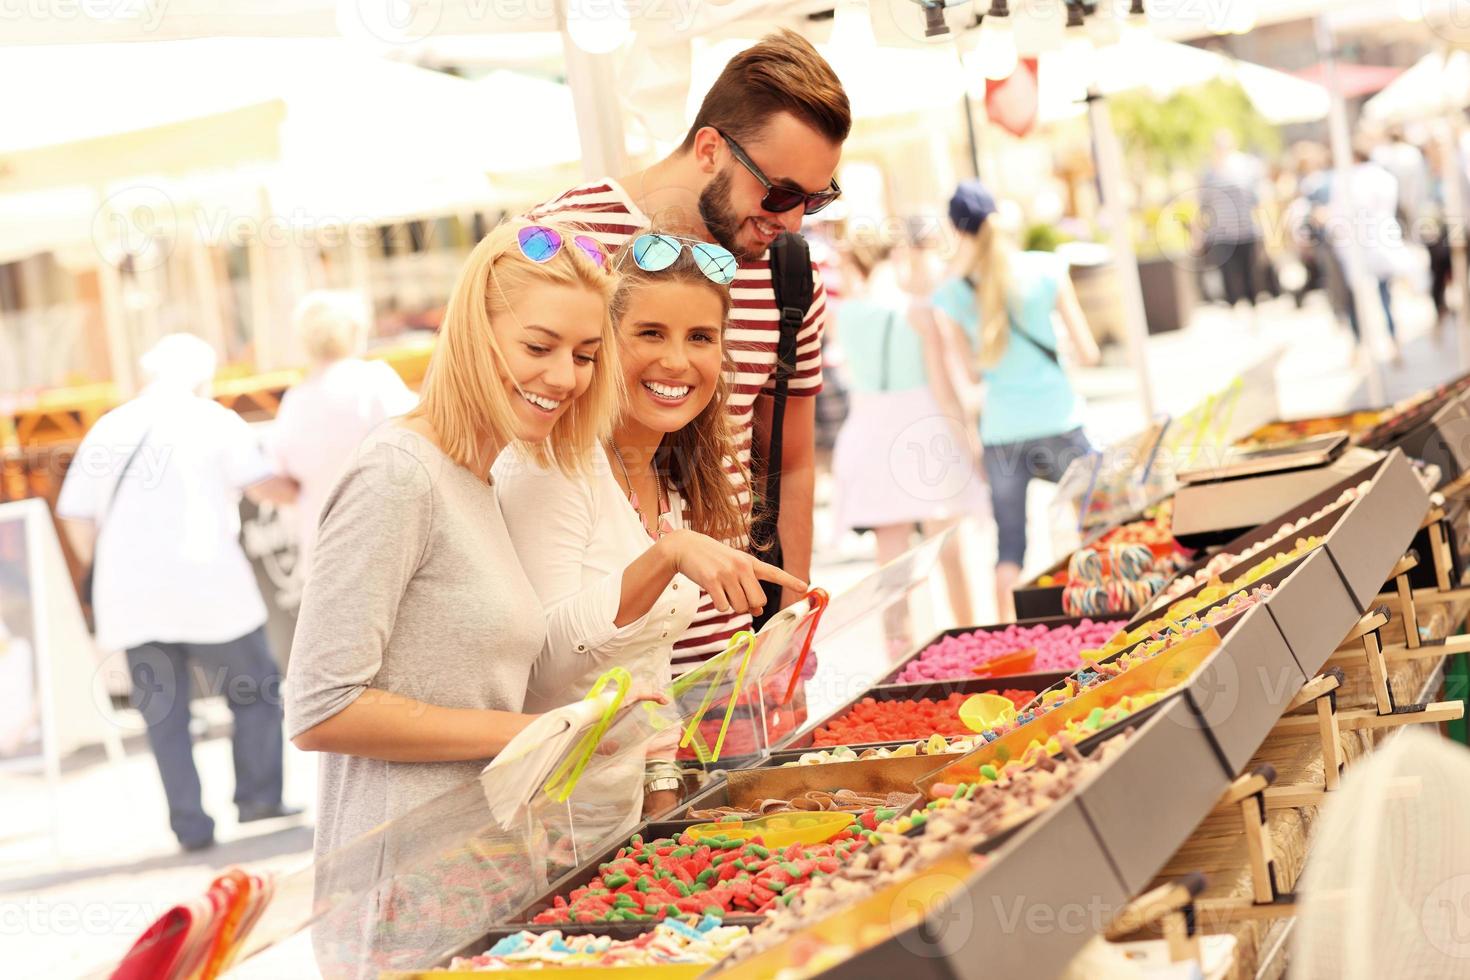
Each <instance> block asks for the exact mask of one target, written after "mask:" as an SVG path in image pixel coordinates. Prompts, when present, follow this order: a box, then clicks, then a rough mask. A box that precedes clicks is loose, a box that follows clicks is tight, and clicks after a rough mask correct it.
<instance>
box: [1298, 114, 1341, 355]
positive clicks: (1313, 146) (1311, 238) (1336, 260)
mask: <svg viewBox="0 0 1470 980" xmlns="http://www.w3.org/2000/svg"><path fill="white" fill-rule="evenodd" d="M1293 155H1294V157H1295V163H1296V172H1297V197H1296V200H1294V201H1293V202H1292V204H1291V207H1289V208H1288V209H1287V214H1288V221H1289V222H1290V223H1291V225H1292V227H1293V229H1294V231H1295V237H1296V240H1297V242H1298V243H1299V246H1300V247H1301V249H1302V252H1303V255H1304V258H1303V262H1306V263H1307V264H1308V265H1309V266H1311V267H1315V269H1316V270H1317V272H1318V278H1319V279H1320V282H1321V285H1322V289H1323V292H1325V293H1326V295H1327V302H1328V305H1329V306H1330V307H1331V308H1332V312H1333V315H1334V316H1335V317H1336V318H1337V321H1338V323H1339V324H1340V325H1346V326H1349V327H1351V326H1352V324H1354V323H1355V322H1356V317H1357V308H1356V306H1355V305H1354V300H1353V291H1352V288H1351V286H1350V285H1349V283H1348V278H1347V269H1346V268H1345V267H1344V266H1343V264H1342V260H1341V258H1340V256H1339V255H1338V252H1337V249H1335V248H1334V247H1333V245H1332V242H1331V241H1329V238H1328V226H1329V224H1330V223H1331V222H1330V210H1329V204H1330V203H1331V200H1332V180H1333V172H1332V157H1331V154H1330V153H1329V152H1328V151H1327V147H1325V146H1323V145H1322V144H1321V143H1313V142H1302V143H1298V144H1297V145H1296V146H1295V147H1293Z"/></svg>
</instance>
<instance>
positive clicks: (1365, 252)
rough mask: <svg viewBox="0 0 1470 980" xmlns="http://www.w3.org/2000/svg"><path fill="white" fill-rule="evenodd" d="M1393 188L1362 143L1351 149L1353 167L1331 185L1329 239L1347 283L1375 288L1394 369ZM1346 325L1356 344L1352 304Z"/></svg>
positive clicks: (1398, 256) (1398, 266)
mask: <svg viewBox="0 0 1470 980" xmlns="http://www.w3.org/2000/svg"><path fill="white" fill-rule="evenodd" d="M1398 202H1399V188H1398V181H1397V180H1395V179H1394V176H1393V174H1391V173H1389V172H1388V171H1387V170H1385V169H1384V168H1383V167H1382V166H1380V165H1379V164H1377V163H1374V162H1373V159H1372V155H1371V151H1370V150H1369V148H1368V146H1367V145H1366V144H1365V142H1364V141H1363V140H1361V139H1360V140H1358V141H1357V142H1355V144H1354V146H1353V166H1352V167H1351V168H1350V169H1349V170H1348V172H1347V174H1346V175H1345V176H1344V177H1343V178H1342V179H1340V180H1334V181H1333V184H1332V192H1331V201H1330V204H1329V210H1330V215H1331V228H1330V231H1329V238H1330V240H1331V242H1332V246H1333V247H1334V248H1335V249H1336V250H1337V255H1338V259H1339V261H1340V262H1341V263H1342V266H1343V268H1344V269H1346V270H1347V274H1348V282H1349V284H1351V283H1352V282H1353V281H1354V280H1355V279H1356V278H1357V277H1359V276H1366V277H1368V278H1369V279H1371V280H1372V281H1373V282H1374V284H1375V285H1376V286H1377V290H1378V301H1379V303H1381V304H1382V306H1383V319H1384V323H1385V326H1386V327H1387V328H1388V339H1389V345H1390V349H1391V351H1392V355H1393V360H1394V363H1395V364H1402V363H1403V354H1402V352H1401V350H1400V348H1399V342H1398V331H1397V329H1396V326H1395V324H1394V319H1393V296H1392V289H1391V287H1392V285H1393V279H1394V277H1395V276H1396V275H1398V274H1399V273H1401V272H1403V271H1405V262H1406V257H1405V253H1404V237H1403V230H1402V228H1400V227H1399V223H1398ZM1348 324H1349V326H1350V327H1351V328H1352V331H1353V337H1354V338H1356V339H1357V341H1358V342H1359V343H1360V344H1361V343H1362V340H1363V332H1362V327H1361V324H1360V317H1359V312H1358V309H1357V303H1356V302H1355V303H1353V305H1352V306H1350V307H1349V315H1348Z"/></svg>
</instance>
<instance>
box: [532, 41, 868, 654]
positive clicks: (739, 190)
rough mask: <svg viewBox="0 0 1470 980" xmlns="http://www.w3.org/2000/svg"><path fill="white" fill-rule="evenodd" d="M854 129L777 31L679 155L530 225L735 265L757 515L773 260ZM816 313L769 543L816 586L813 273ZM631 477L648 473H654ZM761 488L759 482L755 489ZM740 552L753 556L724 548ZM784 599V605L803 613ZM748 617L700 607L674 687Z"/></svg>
mask: <svg viewBox="0 0 1470 980" xmlns="http://www.w3.org/2000/svg"><path fill="white" fill-rule="evenodd" d="M851 126H852V115H851V111H850V109H849V107H848V101H847V94H846V93H845V92H844V91H843V89H842V83H841V82H840V81H839V80H838V78H837V75H836V74H835V73H834V72H833V71H832V67H831V65H829V64H827V62H826V60H825V59H823V58H822V56H821V55H820V54H818V53H817V51H816V49H815V48H813V47H812V46H811V44H809V43H808V42H807V41H806V40H805V39H804V38H802V37H801V36H800V35H798V34H795V33H793V32H791V31H781V32H779V33H776V34H772V35H769V36H767V37H765V38H764V39H762V40H761V41H760V42H759V43H758V44H756V45H755V46H753V47H751V48H747V49H746V50H745V51H742V52H741V53H740V54H738V55H736V56H735V57H734V58H732V59H731V60H730V62H729V64H727V65H726V66H725V69H724V71H723V72H721V74H720V76H719V78H718V79H716V80H715V83H714V85H713V86H712V87H711V89H710V91H709V93H708V94H707V95H706V96H705V97H704V102H703V103H702V104H701V106H700V109H699V113H698V115H696V116H695V119H694V123H693V125H691V126H690V127H689V132H688V135H686V136H685V138H684V142H683V143H682V144H681V145H680V146H679V148H678V149H677V150H675V151H674V152H673V153H672V154H670V155H669V156H668V157H666V158H664V159H663V160H660V161H659V162H658V163H655V164H654V165H653V166H651V167H649V168H648V169H646V170H643V171H639V172H637V173H633V174H630V175H627V176H625V177H618V178H603V179H599V180H595V181H591V182H590V183H586V184H583V185H581V186H578V187H574V188H572V189H571V190H569V191H567V192H566V193H565V194H562V195H561V196H560V197H558V198H556V199H555V200H553V201H550V202H548V203H547V204H544V205H542V206H540V207H538V208H536V209H535V210H533V211H532V212H531V213H530V217H532V218H533V219H535V220H547V219H554V220H557V221H561V222H569V221H570V222H576V223H579V224H581V225H582V226H583V227H584V228H586V229H587V230H588V232H589V233H590V234H591V235H592V236H593V237H595V238H596V239H597V240H598V241H600V242H602V243H603V244H604V245H606V246H608V247H609V248H610V249H618V248H621V247H622V246H623V245H625V244H626V243H627V242H628V241H629V239H631V238H632V237H633V236H634V235H636V234H637V233H638V232H639V231H641V230H642V229H644V228H646V227H648V226H649V225H654V224H657V225H660V226H663V227H673V228H678V229H680V230H681V231H683V232H684V233H686V234H688V235H689V236H691V237H693V238H696V239H704V240H707V241H713V242H717V243H718V244H720V245H723V246H724V247H725V248H727V249H729V250H730V251H731V252H733V253H734V255H735V258H736V260H737V262H738V270H737V271H736V274H735V278H734V281H733V282H731V283H730V295H731V299H732V309H731V311H730V323H729V326H728V327H727V332H726V348H727V349H728V351H729V359H730V363H729V366H728V368H727V375H726V376H727V379H728V381H729V383H730V403H729V404H730V413H731V421H732V423H733V427H734V430H735V431H734V436H735V445H736V447H737V450H738V453H739V457H740V459H739V463H740V466H738V467H737V466H735V465H733V464H732V465H730V467H729V468H730V477H731V484H732V492H733V493H735V494H737V495H738V497H739V500H740V502H741V506H742V507H744V508H746V509H747V511H748V510H749V508H750V506H751V494H750V487H749V486H748V485H747V482H746V479H745V477H744V476H742V475H741V474H742V470H744V471H748V470H749V467H750V462H751V446H752V440H753V439H754V440H759V444H760V445H762V446H766V445H769V444H770V443H769V440H770V432H769V429H770V418H771V406H772V397H771V396H772V393H773V392H774V390H775V380H774V379H775V373H776V370H775V369H776V345H777V341H778V340H779V338H780V311H779V310H778V309H777V307H776V299H775V289H774V287H773V285H772V274H771V265H770V262H769V257H768V254H767V252H768V249H769V248H770V245H771V242H772V241H774V240H775V238H776V236H777V235H779V234H780V233H782V232H783V231H791V232H796V231H799V230H800V228H801V219H802V216H803V215H805V214H813V213H815V212H817V211H820V210H821V209H822V208H824V207H826V206H827V205H828V204H830V203H831V202H832V201H834V200H836V198H837V196H838V195H839V194H841V189H840V188H839V187H838V186H837V181H836V180H835V174H836V171H837V164H838V161H839V159H840V158H841V156H842V144H843V141H844V140H846V139H847V135H848V131H849V130H850V129H851ZM812 277H813V279H814V289H813V298H812V304H811V306H810V307H809V308H808V309H807V311H806V316H805V318H804V320H803V322H802V327H801V330H800V332H799V333H798V334H797V362H796V366H795V367H796V369H795V371H794V373H792V374H791V376H790V379H789V381H788V390H789V394H790V395H791V396H792V397H791V398H790V400H789V402H788V403H787V405H786V408H785V422H784V425H783V427H782V433H783V436H782V447H781V458H780V459H779V460H772V461H770V464H769V465H770V466H772V467H776V466H779V467H780V473H781V491H780V498H781V499H780V519H779V524H778V526H777V531H778V534H779V537H780V541H781V549H782V553H783V565H784V567H785V570H786V571H787V572H789V573H791V574H792V575H794V576H796V577H797V578H798V579H801V580H802V581H809V580H810V572H811V553H812V512H813V488H814V485H815V428H816V423H815V418H816V412H815V401H816V400H815V398H814V397H812V396H814V395H816V394H817V392H818V391H820V390H821V387H822V355H821V338H822V330H823V325H824V321H825V318H826V293H825V290H824V289H823V288H822V280H821V276H820V274H819V273H818V272H817V270H816V268H815V266H813V268H812ZM627 465H628V466H629V468H633V467H634V466H635V465H636V466H637V467H640V468H642V467H648V466H650V465H652V460H648V459H640V460H637V461H636V463H635V461H634V460H633V459H631V458H629V459H627ZM754 476H755V477H756V478H758V477H759V474H755V475H754ZM731 543H732V544H736V545H737V546H742V547H743V546H745V545H746V544H748V542H745V541H741V542H731ZM800 598H801V596H800V595H783V596H782V605H783V606H785V605H789V604H790V603H792V602H795V601H797V600H798V599H800ZM750 618H751V617H750V611H749V610H746V609H733V610H730V611H728V612H720V611H719V610H716V609H715V608H714V604H713V603H712V602H711V601H710V599H709V597H708V596H704V597H702V602H701V606H700V610H699V613H698V614H697V615H696V616H695V619H694V622H693V625H691V626H690V628H689V631H688V632H687V633H686V634H685V636H684V638H683V640H681V641H680V642H679V643H678V644H677V645H676V646H675V648H674V658H673V668H674V672H675V673H676V674H678V673H682V672H684V671H687V670H689V669H690V668H692V667H695V666H697V665H698V664H700V663H702V662H703V661H705V660H707V659H709V658H710V657H712V656H714V655H716V654H718V653H720V652H721V651H723V650H724V649H725V646H726V643H727V641H728V640H729V638H730V637H731V636H732V635H733V634H734V633H736V632H737V631H738V630H742V629H747V628H749V626H750Z"/></svg>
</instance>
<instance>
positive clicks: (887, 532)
mask: <svg viewBox="0 0 1470 980" xmlns="http://www.w3.org/2000/svg"><path fill="white" fill-rule="evenodd" d="M917 252H918V250H917V249H912V248H909V247H906V246H905V247H900V248H898V249H897V250H895V249H894V248H893V247H892V246H891V245H890V244H888V243H885V242H878V241H874V242H860V243H856V244H853V245H852V246H850V247H849V248H848V249H847V250H846V254H845V258H846V265H847V268H848V269H849V270H851V274H850V275H848V276H847V277H846V280H845V281H846V282H848V283H849V284H850V286H851V291H850V293H849V294H848V296H847V298H846V299H845V300H844V301H843V303H842V306H841V308H840V309H839V311H838V314H837V329H838V333H839V334H840V336H841V337H842V345H843V350H844V352H845V353H846V357H847V365H848V371H849V375H850V377H851V390H852V405H851V407H850V409H849V413H848V417H847V421H846V422H845V423H844V424H843V426H842V429H841V431H840V432H839V433H838V436H837V445H836V447H835V449H834V451H833V457H832V475H833V479H834V483H835V486H834V498H835V499H834V503H835V509H836V520H837V526H838V528H839V529H840V530H872V532H873V534H874V536H875V537H876V538H877V544H878V564H879V565H886V564H887V563H888V562H890V561H892V560H893V559H895V558H897V557H898V556H899V555H901V554H903V552H905V551H907V550H908V548H909V545H910V542H911V539H912V537H913V534H914V531H915V530H916V529H919V530H921V531H922V533H923V535H924V536H925V537H929V536H932V535H934V534H938V533H940V532H942V531H943V530H945V529H946V528H948V527H949V526H951V525H952V524H954V523H955V522H956V521H958V520H959V519H960V518H962V517H964V516H965V515H967V514H973V513H975V512H977V511H979V510H981V509H982V508H983V507H984V506H985V498H984V494H983V493H982V491H981V480H980V476H979V473H978V472H977V464H976V459H975V455H974V453H973V452H972V450H971V442H972V440H971V434H970V432H969V431H967V426H966V424H965V421H964V420H965V414H964V410H963V408H962V406H961V404H960V399H959V395H958V393H957V392H956V391H955V387H954V384H953V381H952V378H951V375H950V371H949V368H948V367H947V366H946V364H945V362H944V357H945V352H944V349H943V342H942V340H941V338H940V336H939V331H938V327H937V325H936V324H935V321H934V315H933V310H932V308H931V307H930V305H929V302H928V297H927V295H922V296H920V297H915V296H914V295H912V294H911V293H910V292H909V290H908V289H907V288H906V287H908V286H910V285H911V284H913V283H912V280H913V279H914V278H917V277H915V276H913V275H911V274H910V273H912V271H913V270H914V268H915V267H916V266H918V265H920V264H921V263H922V257H921V256H919V255H918V254H917ZM915 285H918V286H919V287H920V288H924V287H926V286H927V283H924V282H923V281H922V280H921V281H920V282H918V283H917V284H915ZM928 291H929V290H928V289H927V288H924V293H927V292H928ZM945 555H946V558H947V559H948V560H947V561H946V563H945V570H944V577H945V584H946V586H947V587H948V589H949V601H950V607H951V609H952V611H953V613H954V622H955V623H957V624H959V625H969V624H973V623H975V622H976V620H975V611H974V607H973V602H972V600H971V593H970V585H969V579H968V576H967V575H966V574H965V568H964V563H963V561H962V560H961V554H960V551H959V549H958V548H950V549H947V550H946V552H945ZM894 625H895V626H897V624H894ZM890 635H891V636H894V635H896V634H895V632H894V631H893V630H890ZM899 638H902V637H899Z"/></svg>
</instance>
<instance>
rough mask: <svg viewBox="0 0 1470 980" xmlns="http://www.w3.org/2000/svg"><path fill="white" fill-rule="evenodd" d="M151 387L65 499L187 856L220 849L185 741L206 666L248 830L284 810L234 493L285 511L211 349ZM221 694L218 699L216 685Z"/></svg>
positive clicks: (162, 346) (189, 341) (77, 465)
mask: <svg viewBox="0 0 1470 980" xmlns="http://www.w3.org/2000/svg"><path fill="white" fill-rule="evenodd" d="M140 363H141V367H142V369H143V374H144V376H145V377H147V378H148V380H149V384H148V386H147V387H146V388H144V390H143V392H142V393H141V394H139V395H138V397H137V398H134V399H133V400H132V401H130V402H128V403H126V404H124V405H121V406H119V407H118V408H116V409H113V410H112V411H111V412H108V413H107V414H106V415H104V416H102V418H100V419H98V420H97V424H96V425H94V426H92V428H91V430H90V431H88V432H87V435H86V438H84V439H83V440H82V444H81V446H80V447H79V448H78V449H77V455H76V457H75V458H74V459H73V460H72V463H71V466H70V467H69V468H68V469H67V472H66V479H65V480H64V481H63V483H62V486H61V494H60V496H59V498H58V499H57V502H56V512H57V515H58V516H59V517H60V518H61V519H62V526H63V527H64V528H65V530H66V533H67V537H68V538H69V540H70V541H71V543H72V546H73V548H74V549H75V551H76V552H77V554H78V556H79V557H80V558H81V559H82V560H83V561H84V562H86V561H88V560H91V561H92V563H93V569H94V574H93V603H92V609H93V613H94V615H95V618H96V625H97V644H98V646H99V647H101V648H102V649H103V650H126V651H127V659H128V671H129V674H130V676H131V678H132V685H133V690H132V698H133V705H134V707H136V708H137V709H138V711H139V712H141V713H142V715H143V718H144V720H145V721H146V722H147V724H148V743H149V745H150V747H151V748H152V749H153V755H154V757H155V759H156V760H157V762H158V770H159V775H160V776H162V778H163V788H164V792H165V794H166V795H167V797H168V808H169V824H170V826H171V827H172V828H173V832H174V834H175V836H177V837H178V839H179V843H180V845H181V846H182V847H183V848H184V849H185V850H188V851H193V850H199V849H201V848H204V847H208V846H209V845H211V844H212V843H213V842H214V820H213V819H212V818H211V817H210V816H209V815H208V814H207V813H205V812H204V808H203V805H202V804H201V801H200V786H199V772H198V770H197V769H196V768H195V766H194V755H193V746H192V744H191V740H190V737H189V698H190V687H191V685H190V671H191V665H192V664H199V665H200V666H202V667H204V668H205V676H206V677H208V678H209V680H210V687H211V689H212V692H213V693H223V694H224V695H225V697H226V698H227V700H228V701H229V705H230V710H231V712H232V713H233V715H234V719H235V731H234V746H235V751H234V758H235V805H236V806H237V807H238V808H239V812H240V820H241V822H242V823H243V822H249V821H252V820H263V819H266V818H269V817H276V816H290V815H293V814H295V813H298V812H300V811H298V810H295V809H291V808H287V807H284V806H283V805H282V804H281V753H282V738H281V696H280V686H281V672H280V668H279V667H278V666H277V664H276V661H275V658H274V657H273V656H272V655H271V651H270V647H269V645H268V643H267V641H266V636H265V620H266V609H265V603H264V602H263V601H262V600H261V597H260V590H259V588H258V587H257V586H256V583H255V576H254V573H253V572H252V571H251V569H250V562H249V560H248V559H247V558H246V557H245V552H244V550H243V549H242V548H241V547H240V540H239V535H240V512H239V506H240V495H241V493H242V492H244V493H245V494H247V495H249V496H250V497H251V499H252V500H256V501H262V500H269V501H273V502H277V503H285V502H289V500H290V499H292V497H294V492H295V491H294V487H293V486H291V485H290V484H289V482H288V481H284V480H282V479H280V478H279V477H277V476H275V475H274V473H273V471H272V469H271V466H270V464H269V463H268V462H267V461H266V458H265V455H264V454H263V453H262V452H261V450H260V446H259V445H258V443H257V442H256V440H255V437H254V435H253V434H252V433H251V431H250V428H249V426H248V425H246V423H245V420H244V419H242V418H240V416H238V415H236V414H235V413H234V412H232V411H230V410H229V409H227V408H225V407H224V406H222V405H220V404H218V403H216V402H214V401H211V400H210V399H209V398H207V397H205V394H204V392H205V390H206V388H207V387H208V385H209V382H210V379H211V378H212V377H213V376H214V369H215V354H214V350H213V348H211V347H210V346H209V345H208V344H206V343H205V342H204V341H202V340H200V339H199V338H197V337H193V336H190V335H188V334H171V335H169V336H167V337H164V338H163V339H162V340H160V341H159V342H158V343H157V345H155V346H154V347H153V349H152V350H150V351H149V352H148V353H147V354H145V355H144V356H143V358H142V360H141V362H140ZM215 688H218V690H214V689H215Z"/></svg>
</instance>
